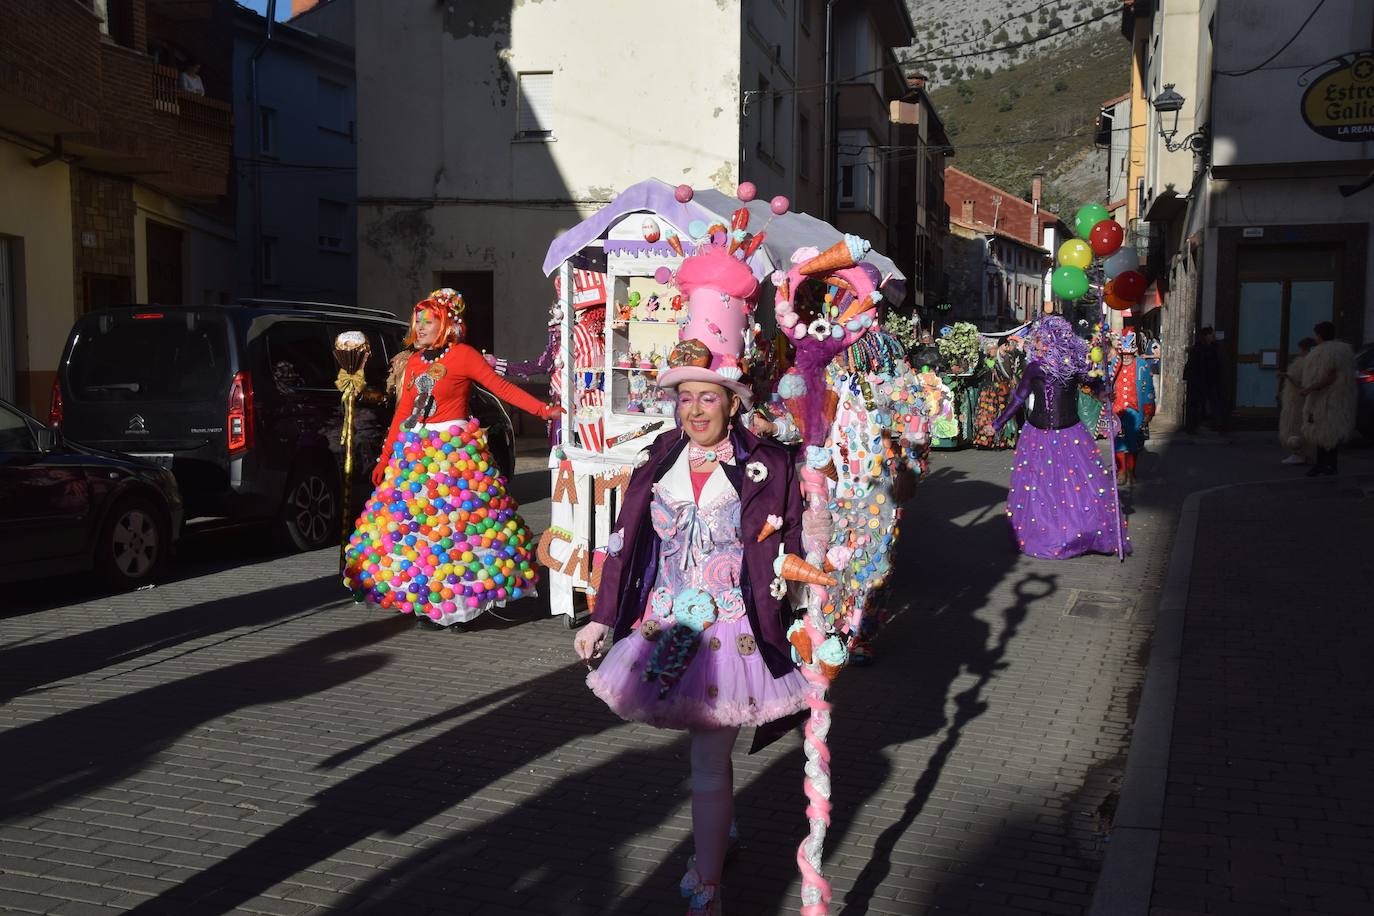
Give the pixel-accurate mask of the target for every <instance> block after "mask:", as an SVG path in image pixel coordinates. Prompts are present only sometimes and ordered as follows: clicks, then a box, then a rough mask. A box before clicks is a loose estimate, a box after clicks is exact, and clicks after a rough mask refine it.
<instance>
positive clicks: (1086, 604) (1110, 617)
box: [1064, 589, 1135, 621]
mask: <svg viewBox="0 0 1374 916" xmlns="http://www.w3.org/2000/svg"><path fill="white" fill-rule="evenodd" d="M1134 613H1135V599H1134V598H1130V597H1127V596H1125V595H1112V594H1108V593H1106V592H1083V591H1079V590H1078V589H1074V590H1073V597H1072V598H1071V599H1070V601H1069V607H1068V610H1066V611H1065V612H1064V614H1065V616H1067V617H1078V618H1080V619H1083V620H1105V621H1115V620H1125V619H1126V618H1127V617H1130V616H1131V615H1132V614H1134Z"/></svg>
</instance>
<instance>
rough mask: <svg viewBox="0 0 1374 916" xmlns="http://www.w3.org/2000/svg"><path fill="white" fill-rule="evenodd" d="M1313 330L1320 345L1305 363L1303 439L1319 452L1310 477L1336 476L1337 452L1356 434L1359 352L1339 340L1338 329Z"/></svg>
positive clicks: (1321, 327)
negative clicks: (1357, 363)
mask: <svg viewBox="0 0 1374 916" xmlns="http://www.w3.org/2000/svg"><path fill="white" fill-rule="evenodd" d="M1313 330H1314V331H1315V332H1316V335H1317V345H1316V346H1315V347H1313V348H1312V352H1311V353H1309V354H1307V358H1306V359H1305V360H1304V361H1303V371H1302V385H1303V387H1302V389H1301V393H1302V396H1303V398H1304V401H1303V406H1302V437H1303V439H1305V440H1306V441H1307V442H1309V443H1311V444H1312V446H1313V447H1315V448H1316V450H1317V461H1316V464H1314V465H1313V466H1312V469H1311V470H1310V471H1308V472H1307V476H1308V477H1316V476H1317V475H1318V474H1335V473H1336V449H1337V448H1338V447H1339V446H1340V444H1341V443H1342V442H1344V441H1345V440H1347V439H1349V438H1350V436H1351V434H1352V433H1353V432H1354V431H1355V414H1356V410H1357V407H1358V398H1357V393H1356V390H1355V351H1354V349H1352V348H1351V346H1350V344H1348V343H1346V342H1345V341H1342V340H1337V339H1336V326H1335V325H1334V324H1332V323H1331V322H1329V321H1323V322H1320V323H1319V324H1318V325H1317V326H1316V327H1315V328H1313Z"/></svg>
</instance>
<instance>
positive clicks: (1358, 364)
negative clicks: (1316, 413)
mask: <svg viewBox="0 0 1374 916" xmlns="http://www.w3.org/2000/svg"><path fill="white" fill-rule="evenodd" d="M1355 381H1356V384H1357V385H1358V386H1359V389H1358V390H1359V393H1360V394H1359V396H1360V402H1359V419H1358V420H1357V421H1356V427H1357V428H1358V429H1359V431H1360V435H1361V436H1363V437H1364V438H1365V440H1366V441H1369V442H1374V343H1367V344H1365V345H1364V346H1363V347H1361V348H1360V352H1359V353H1357V354H1356V356H1355Z"/></svg>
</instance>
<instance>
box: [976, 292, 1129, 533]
mask: <svg viewBox="0 0 1374 916" xmlns="http://www.w3.org/2000/svg"><path fill="white" fill-rule="evenodd" d="M1027 349H1028V350H1029V356H1030V362H1029V364H1028V365H1027V366H1026V371H1025V372H1024V373H1023V374H1022V376H1021V384H1020V385H1018V386H1017V388H1016V391H1015V393H1014V394H1012V396H1011V401H1010V402H1009V403H1008V404H1007V407H1006V409H1005V410H1003V411H1002V413H1001V415H1000V416H998V418H997V419H996V420H995V421H994V422H993V423H992V426H991V429H992V430H993V431H1000V430H1001V428H1002V427H1003V426H1004V425H1006V424H1007V423H1008V422H1009V421H1010V420H1011V418H1012V417H1014V416H1015V415H1016V412H1017V411H1018V410H1020V409H1021V406H1022V405H1023V404H1024V405H1025V407H1026V422H1025V425H1024V426H1023V427H1022V430H1021V438H1020V441H1018V442H1017V444H1016V455H1015V458H1014V462H1013V464H1012V470H1011V487H1010V490H1009V492H1008V494H1007V515H1008V516H1009V517H1010V518H1011V526H1012V530H1013V533H1014V535H1015V537H1016V544H1017V546H1018V547H1019V548H1020V550H1021V552H1022V553H1025V554H1026V555H1027V556H1032V557H1039V558H1041V559H1045V560H1066V559H1068V558H1069V557H1076V556H1078V555H1080V554H1084V553H1116V551H1117V544H1118V538H1119V539H1120V543H1121V545H1122V547H1123V550H1124V552H1125V553H1130V552H1131V545H1130V539H1129V538H1128V537H1127V535H1126V521H1125V518H1124V517H1123V516H1122V514H1121V508H1120V505H1119V504H1118V502H1117V496H1116V487H1115V486H1114V485H1113V483H1112V472H1111V469H1110V468H1109V467H1108V465H1107V463H1106V462H1105V461H1104V460H1103V458H1102V454H1101V452H1099V451H1098V448H1097V441H1096V440H1095V439H1094V438H1093V435H1092V433H1090V432H1088V430H1087V429H1085V428H1084V426H1083V423H1082V422H1081V421H1080V420H1079V419H1078V386H1079V385H1080V384H1082V383H1084V382H1085V381H1088V379H1089V372H1090V371H1091V370H1092V363H1091V361H1090V360H1089V358H1088V345H1087V343H1086V342H1085V341H1083V340H1081V339H1080V338H1079V337H1078V336H1077V335H1075V334H1074V333H1073V327H1072V325H1070V324H1069V322H1068V321H1066V320H1065V319H1064V318H1061V317H1060V316H1058V315H1048V316H1046V317H1044V318H1041V319H1040V320H1039V321H1037V322H1036V323H1035V324H1034V325H1033V326H1032V329H1031V332H1030V339H1029V341H1028V347H1027ZM1096 384H1097V385H1098V386H1100V383H1096Z"/></svg>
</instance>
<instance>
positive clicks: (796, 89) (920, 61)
mask: <svg viewBox="0 0 1374 916" xmlns="http://www.w3.org/2000/svg"><path fill="white" fill-rule="evenodd" d="M1322 2H1325V0H1322ZM1116 13H1117V11H1116V10H1111V9H1109V10H1107V11H1105V12H1103V13H1100V14H1099V15H1097V16H1090V17H1089V18H1087V19H1084V20H1083V21H1082V22H1075V23H1074V24H1073V25H1067V26H1064V28H1062V29H1057V30H1055V31H1053V32H1046V33H1045V34H1043V35H1036V36H1034V37H1033V38H1027V39H1023V40H1021V41H1015V42H1012V43H1011V44H1008V45H1001V46H1000V47H996V48H987V49H985V50H982V51H965V52H963V53H960V54H948V55H945V56H943V57H922V58H912V59H909V60H904V61H897V62H896V66H897V69H898V70H899V71H900V69H901V68H902V67H905V66H911V65H924V64H932V63H939V62H940V61H944V60H963V59H965V58H969V57H979V56H982V55H984V54H998V53H1001V52H1002V51H1011V50H1013V49H1015V48H1024V47H1026V46H1028V45H1033V44H1039V43H1040V42H1042V41H1049V40H1050V39H1051V38H1056V37H1058V36H1060V35H1066V34H1068V33H1069V32H1075V31H1077V30H1079V29H1082V28H1086V27H1088V26H1090V25H1092V24H1093V23H1095V22H1101V21H1102V20H1103V19H1106V18H1107V17H1108V16H1114V15H1116ZM892 67H893V64H883V65H882V66H881V67H874V68H873V69H872V70H864V71H863V72H861V73H852V74H850V75H849V76H846V77H843V78H842V79H834V80H826V81H825V82H821V83H812V84H811V85H808V86H793V87H791V88H790V89H769V90H768V91H767V93H760V91H759V90H757V89H746V90H744V93H743V96H744V99H745V100H746V104H747V100H748V99H750V98H752V97H753V96H756V95H760V94H767V95H774V96H779V95H794V94H796V93H800V92H815V91H817V90H820V89H827V88H829V87H831V86H843V85H845V84H848V83H852V82H854V81H856V80H859V79H861V78H863V77H865V76H875V75H877V74H879V73H882V72H883V71H885V70H889V69H891V68H892Z"/></svg>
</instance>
